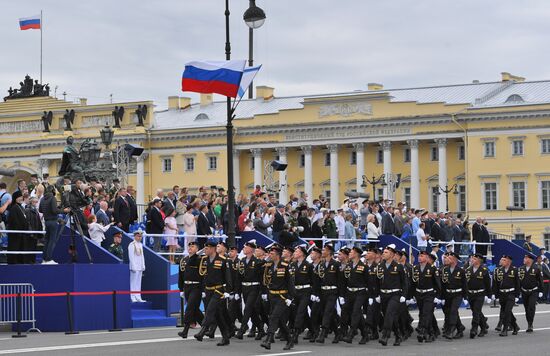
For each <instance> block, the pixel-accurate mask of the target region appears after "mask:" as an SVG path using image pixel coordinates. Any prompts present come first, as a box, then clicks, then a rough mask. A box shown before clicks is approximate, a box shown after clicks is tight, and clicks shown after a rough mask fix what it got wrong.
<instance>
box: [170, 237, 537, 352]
mask: <svg viewBox="0 0 550 356" xmlns="http://www.w3.org/2000/svg"><path fill="white" fill-rule="evenodd" d="M240 255H241V256H243V257H242V258H239V252H238V251H237V249H236V248H234V247H231V248H230V249H229V250H228V246H227V245H226V244H225V242H219V241H218V240H217V239H214V238H211V239H209V240H208V241H207V242H206V244H205V247H204V249H203V250H201V251H199V250H198V246H197V244H196V243H195V242H191V243H189V256H185V257H184V258H182V259H181V261H180V272H179V289H180V291H181V296H182V298H184V299H185V301H186V308H185V314H184V319H183V325H184V327H183V330H182V331H181V332H180V333H179V334H178V335H179V336H181V337H182V338H184V339H185V338H187V337H188V332H189V329H190V328H191V326H192V325H196V324H200V325H201V328H200V331H199V332H198V333H197V334H195V335H194V338H195V339H196V340H198V341H202V340H203V338H204V337H205V336H208V337H211V338H213V337H214V334H215V330H216V328H219V329H220V331H221V334H222V339H221V341H220V342H219V343H218V344H217V345H218V346H225V345H229V344H230V339H231V338H233V337H234V338H236V339H238V340H243V339H245V338H248V339H254V340H256V341H261V344H260V345H261V347H263V348H265V349H267V350H270V349H271V347H272V344H273V343H275V340H277V339H278V340H281V342H283V343H284V347H283V349H284V350H290V349H292V348H293V347H294V346H295V345H297V344H299V343H300V342H310V343H316V344H324V343H325V342H327V338H329V337H330V336H331V341H330V342H332V343H334V344H337V343H339V342H344V343H348V344H351V343H354V341H356V340H358V344H360V345H364V344H367V343H368V342H369V341H378V342H379V343H380V344H382V345H384V346H387V345H388V344H391V342H390V338H392V335H393V337H394V339H393V340H394V341H393V345H394V346H399V345H401V344H402V342H404V341H406V340H408V339H410V338H411V337H413V336H414V335H416V340H417V341H418V342H419V343H431V342H435V341H436V340H438V338H441V337H442V338H444V339H447V340H457V339H461V338H463V337H464V334H465V332H466V329H467V326H466V325H464V324H463V323H462V322H461V320H460V317H459V308H460V307H461V306H465V307H469V308H470V309H471V312H472V322H471V326H470V331H469V338H470V339H475V338H476V337H484V336H485V335H487V333H488V330H489V327H490V326H489V324H488V323H487V320H488V319H487V318H486V317H485V316H484V314H483V305H484V304H492V303H494V302H495V300H497V301H498V303H499V304H500V317H499V322H498V325H496V329H495V330H497V331H499V332H500V333H499V336H502V337H504V336H508V333H509V332H511V333H512V334H513V335H516V334H517V333H518V331H519V326H518V324H517V322H516V318H515V317H514V314H513V308H514V306H515V305H516V303H517V302H518V300H519V299H518V298H519V297H520V296H521V297H522V300H523V303H524V306H525V312H526V319H527V324H528V328H527V332H528V333H530V332H533V322H534V316H535V310H536V304H537V299H538V298H539V297H541V295H542V284H543V279H542V272H541V270H540V269H539V268H538V267H537V266H536V265H535V264H534V259H533V257H532V256H531V255H529V254H527V255H526V256H525V258H524V261H523V263H524V264H523V266H521V267H520V268H516V267H514V266H512V257H511V256H507V255H505V256H502V258H501V260H500V263H499V266H498V267H497V268H496V269H495V270H494V273H493V274H492V276H491V273H490V272H489V269H488V267H487V266H485V265H484V257H483V255H481V254H479V253H475V254H472V255H470V256H469V259H468V260H467V261H465V263H461V260H460V256H459V255H458V254H457V253H455V252H447V253H445V254H444V255H443V265H442V266H439V262H438V256H437V254H436V253H435V252H427V251H421V252H420V253H419V254H418V262H417V263H416V264H414V265H412V264H411V263H409V261H408V255H407V253H406V252H405V251H404V250H403V251H400V250H397V249H396V246H395V245H393V244H391V245H388V246H386V247H385V248H378V247H375V246H374V245H373V244H370V245H368V246H366V247H365V249H363V248H361V247H357V246H354V247H352V248H348V247H343V248H341V249H340V250H339V251H335V248H334V244H333V243H332V242H329V243H326V244H325V245H324V246H323V248H322V249H321V248H319V247H317V246H316V245H315V244H311V245H309V246H308V245H300V246H297V247H296V248H287V247H285V248H283V246H280V245H278V244H276V243H274V244H272V245H270V246H268V247H267V248H266V247H262V246H259V245H257V244H256V241H254V240H251V241H248V242H246V243H245V244H244V247H243V249H242V251H241V252H240ZM335 256H336V257H335ZM201 300H202V301H203V302H204V310H205V312H204V316H203V313H202V312H201V310H200V304H201ZM414 305H416V307H417V308H418V315H419V320H418V325H417V327H416V328H413V318H412V317H411V315H410V313H409V309H410V308H412V307H413V306H414ZM438 306H440V307H441V308H442V310H443V313H444V315H445V320H444V323H443V325H442V327H441V328H440V327H439V325H438V323H437V320H436V318H435V316H434V310H435V308H436V307H438ZM237 321H238V322H239V324H237ZM356 337H357V338H356Z"/></svg>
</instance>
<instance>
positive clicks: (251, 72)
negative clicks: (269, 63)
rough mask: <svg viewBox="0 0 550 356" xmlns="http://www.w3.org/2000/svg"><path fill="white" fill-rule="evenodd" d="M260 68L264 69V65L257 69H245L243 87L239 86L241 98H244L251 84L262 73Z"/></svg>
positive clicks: (242, 80)
mask: <svg viewBox="0 0 550 356" xmlns="http://www.w3.org/2000/svg"><path fill="white" fill-rule="evenodd" d="M260 68H262V65H261V64H260V65H259V66H256V67H248V68H245V69H244V72H243V78H242V79H241V85H240V86H239V93H238V96H239V98H242V97H243V96H244V94H245V93H246V91H247V90H248V87H249V86H250V83H252V81H253V80H254V78H255V77H256V74H258V72H259V71H260Z"/></svg>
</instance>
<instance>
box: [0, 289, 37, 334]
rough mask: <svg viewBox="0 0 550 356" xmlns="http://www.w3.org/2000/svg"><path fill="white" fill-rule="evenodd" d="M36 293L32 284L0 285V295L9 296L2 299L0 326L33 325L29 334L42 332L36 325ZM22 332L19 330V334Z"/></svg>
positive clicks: (0, 300) (0, 303)
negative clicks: (12, 324) (14, 324)
mask: <svg viewBox="0 0 550 356" xmlns="http://www.w3.org/2000/svg"><path fill="white" fill-rule="evenodd" d="M34 292H35V291H34V287H33V285H32V284H30V283H8V284H0V295H9V296H8V297H6V298H0V324H11V323H18V325H20V323H21V322H24V323H32V327H31V328H30V329H29V330H27V332H29V331H38V332H40V330H38V329H37V328H36V325H35V323H36V316H35V313H34V296H33V295H32V294H33V293H34ZM29 294H31V295H29ZM20 331H21V330H18V334H20Z"/></svg>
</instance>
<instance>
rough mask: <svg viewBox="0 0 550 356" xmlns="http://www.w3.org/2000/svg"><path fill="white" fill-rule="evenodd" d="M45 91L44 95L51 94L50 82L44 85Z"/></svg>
mask: <svg viewBox="0 0 550 356" xmlns="http://www.w3.org/2000/svg"><path fill="white" fill-rule="evenodd" d="M43 93H44V96H50V84H46V85H45V86H44V91H43Z"/></svg>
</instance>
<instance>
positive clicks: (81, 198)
mask: <svg viewBox="0 0 550 356" xmlns="http://www.w3.org/2000/svg"><path fill="white" fill-rule="evenodd" d="M84 188H86V185H85V184H84V182H83V181H82V180H80V179H76V180H75V181H74V184H72V185H70V186H69V185H65V186H64V187H63V197H62V203H63V208H69V211H71V212H72V213H73V214H74V216H75V217H76V218H77V219H78V222H79V224H80V227H81V229H82V233H83V234H84V235H85V236H87V237H89V235H88V224H87V223H86V219H85V218H84V213H83V212H82V209H83V208H84V207H86V205H88V204H89V201H88V199H87V198H86V196H85V195H84Z"/></svg>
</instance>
